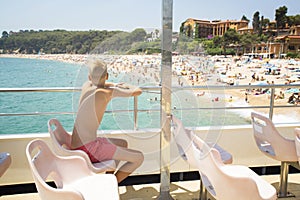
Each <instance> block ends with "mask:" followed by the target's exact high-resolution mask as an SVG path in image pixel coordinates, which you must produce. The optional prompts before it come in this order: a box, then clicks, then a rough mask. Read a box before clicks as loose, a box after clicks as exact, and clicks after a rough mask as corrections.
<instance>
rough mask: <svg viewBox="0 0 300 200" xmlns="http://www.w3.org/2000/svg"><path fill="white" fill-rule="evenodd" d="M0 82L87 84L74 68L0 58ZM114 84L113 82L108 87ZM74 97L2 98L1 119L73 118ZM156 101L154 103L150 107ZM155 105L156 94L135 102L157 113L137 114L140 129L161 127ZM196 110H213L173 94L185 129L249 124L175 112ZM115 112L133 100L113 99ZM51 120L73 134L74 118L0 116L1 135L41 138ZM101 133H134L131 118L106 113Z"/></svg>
mask: <svg viewBox="0 0 300 200" xmlns="http://www.w3.org/2000/svg"><path fill="white" fill-rule="evenodd" d="M0 76H1V79H0V87H1V88H34V87H78V86H80V85H81V84H82V83H83V82H84V81H85V79H86V71H85V68H84V67H83V66H81V65H78V64H69V63H63V62H57V61H47V60H39V59H21V58H0ZM127 76H130V75H129V74H127ZM113 78H114V77H111V79H112V81H114V80H113ZM117 81H118V80H117ZM149 84H150V83H149ZM144 85H147V83H144ZM144 85H143V86H144ZM150 85H151V84H150ZM78 96H79V93H78V92H62V93H60V92H54V93H50V92H49V93H48V92H31V93H23V92H21V93H0V113H34V112H74V111H76V109H77V100H78ZM155 98H157V99H158V101H149V99H155ZM159 99H160V96H159V94H156V93H148V92H145V93H143V94H142V95H141V96H140V97H139V101H138V109H142V110H148V109H155V110H157V111H149V112H139V114H138V126H139V128H157V127H159V126H160V114H159V110H160V101H159ZM197 106H201V107H212V106H213V105H212V104H211V102H210V101H209V100H208V99H207V98H198V97H195V95H194V94H193V93H192V92H189V91H186V90H185V91H177V92H173V96H172V108H174V110H173V113H174V114H176V115H178V116H180V117H181V118H183V121H184V123H185V125H186V126H209V125H220V126H222V125H224V124H246V123H247V122H246V121H245V120H244V119H242V118H241V117H239V116H238V115H236V114H233V113H230V112H225V111H220V110H213V111H209V110H201V111H198V110H187V111H180V110H179V108H187V107H189V108H191V107H192V108H193V107H195V108H196V107H197ZM175 108H176V109H175ZM119 109H122V110H127V109H130V110H132V109H133V98H118V99H114V100H113V101H112V102H111V104H110V105H109V106H108V110H119ZM50 118H57V119H59V120H60V121H61V123H62V124H63V126H64V127H65V128H66V130H67V131H71V130H72V127H73V123H74V118H75V115H73V114H70V115H59V114H55V115H41V116H0V124H1V129H0V134H26V133H45V132H47V121H48V120H49V119H50ZM99 129H103V130H109V129H123V130H124V129H133V114H132V113H131V112H119V113H115V114H112V113H106V114H105V116H104V119H103V122H102V125H101V127H100V128H99Z"/></svg>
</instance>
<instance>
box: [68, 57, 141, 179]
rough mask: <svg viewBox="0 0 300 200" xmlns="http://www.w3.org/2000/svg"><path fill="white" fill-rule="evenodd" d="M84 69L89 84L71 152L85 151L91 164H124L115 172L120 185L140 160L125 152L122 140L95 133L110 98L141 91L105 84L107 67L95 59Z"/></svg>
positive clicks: (135, 154) (84, 88) (83, 94)
mask: <svg viewBox="0 0 300 200" xmlns="http://www.w3.org/2000/svg"><path fill="white" fill-rule="evenodd" d="M88 67H89V80H88V81H87V82H86V83H84V85H83V86H82V92H81V96H80V101H79V109H78V113H77V117H76V120H75V125H74V128H73V134H72V142H71V148H72V149H77V150H78V149H79V150H83V151H85V152H86V153H87V154H88V155H89V157H90V159H91V161H92V162H100V161H104V160H116V163H117V164H118V163H119V162H120V161H124V164H123V165H122V166H121V167H120V168H119V169H118V170H117V171H116V172H115V175H116V177H117V180H118V182H119V183H120V182H121V181H122V180H124V179H125V178H126V177H128V176H129V175H130V174H131V173H132V172H133V171H134V170H136V169H137V168H138V167H139V166H140V165H141V164H142V163H143V160H144V156H143V154H142V153H141V152H140V151H137V150H133V149H128V148H127V145H128V144H127V141H126V140H123V139H117V138H106V137H97V130H98V127H99V125H100V123H101V121H102V118H103V115H104V112H105V110H106V107H107V105H108V103H109V102H110V101H111V100H112V99H113V98H115V97H131V96H138V95H140V94H141V93H142V90H141V89H140V88H138V87H135V86H132V85H128V84H124V83H120V84H115V83H109V82H106V80H107V79H108V73H107V65H106V63H104V62H103V61H101V60H99V59H91V60H90V61H89V62H88Z"/></svg>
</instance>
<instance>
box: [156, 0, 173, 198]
mask: <svg viewBox="0 0 300 200" xmlns="http://www.w3.org/2000/svg"><path fill="white" fill-rule="evenodd" d="M172 23H173V0H162V47H161V57H162V58H161V117H160V120H161V137H160V194H159V196H158V199H161V200H168V199H173V198H172V196H171V195H170V157H171V155H170V138H171V125H170V124H171V123H170V122H171V121H170V117H169V116H170V115H171V92H172V91H171V88H172Z"/></svg>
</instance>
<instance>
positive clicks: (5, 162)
mask: <svg viewBox="0 0 300 200" xmlns="http://www.w3.org/2000/svg"><path fill="white" fill-rule="evenodd" d="M10 164H11V156H10V154H9V153H7V152H1V153H0V177H1V176H2V175H3V174H4V173H5V172H6V170H7V169H8V168H9V166H10Z"/></svg>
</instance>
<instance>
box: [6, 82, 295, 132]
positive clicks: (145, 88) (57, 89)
mask: <svg viewBox="0 0 300 200" xmlns="http://www.w3.org/2000/svg"><path fill="white" fill-rule="evenodd" d="M258 88H261V89H263V88H269V89H271V95H270V97H271V98H270V105H269V106H235V107H226V106H220V107H214V108H207V107H198V108H180V109H178V108H176V109H177V110H195V109H198V110H211V109H227V110H230V109H233V110H234V109H254V108H255V109H261V108H269V117H270V118H271V119H272V116H273V109H274V108H291V107H293V108H294V107H299V106H298V105H274V92H275V88H300V84H290V85H284V84H278V85H275V84H274V85H232V86H224V85H223V86H217V85H207V86H183V87H181V86H178V87H172V91H173V92H174V91H179V90H211V91H215V90H234V89H258ZM141 89H142V90H143V92H146V93H147V92H148V93H152V91H156V92H155V93H157V94H160V92H161V91H160V90H161V86H143V87H141ZM80 91H81V88H80V87H37V88H0V93H19V92H80ZM157 91H159V92H157ZM137 104H138V97H134V107H133V109H132V110H114V111H110V110H107V111H106V113H116V112H128V111H130V112H133V113H134V129H137V121H138V120H137V117H138V115H137V113H138V112H148V111H157V112H159V111H160V109H149V110H146V109H138V106H137ZM75 113H76V112H33V113H0V117H2V116H30V115H55V114H75Z"/></svg>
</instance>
